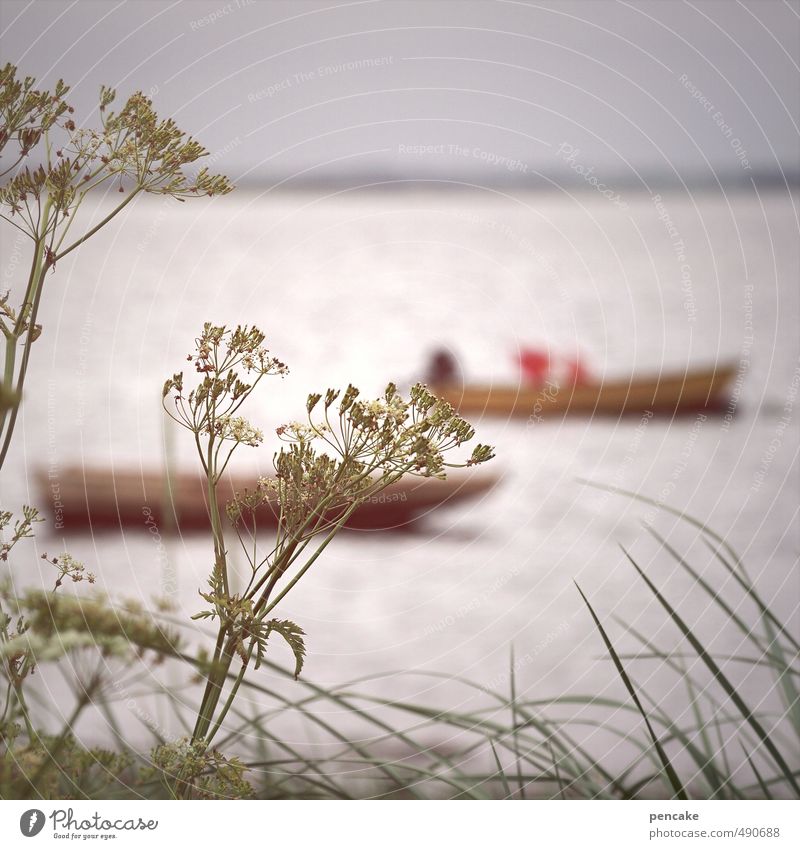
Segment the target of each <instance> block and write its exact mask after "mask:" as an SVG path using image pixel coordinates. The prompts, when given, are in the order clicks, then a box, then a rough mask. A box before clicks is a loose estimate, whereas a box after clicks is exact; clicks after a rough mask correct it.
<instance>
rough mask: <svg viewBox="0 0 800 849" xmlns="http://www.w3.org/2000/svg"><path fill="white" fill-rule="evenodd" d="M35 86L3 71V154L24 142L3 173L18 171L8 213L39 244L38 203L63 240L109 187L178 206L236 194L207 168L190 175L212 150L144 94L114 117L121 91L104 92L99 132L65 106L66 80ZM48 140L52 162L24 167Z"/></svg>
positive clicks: (48, 227)
mask: <svg viewBox="0 0 800 849" xmlns="http://www.w3.org/2000/svg"><path fill="white" fill-rule="evenodd" d="M34 83H35V81H34V80H33V79H32V78H31V77H27V78H25V79H24V80H19V79H17V69H16V68H15V67H14V66H13V65H6V66H5V67H4V68H3V69H2V71H0V114H2V117H3V126H2V130H0V155H2V153H3V149H4V148H5V146H6V145H7V144H8V143H9V142H12V141H13V142H15V143H16V145H15V147H16V150H15V151H14V153H13V155H12V162H11V163H9V164H5V163H4V165H3V170H2V174H0V176H4V175H5V174H11V173H12V172H13V176H12V177H11V178H10V179H9V180H8V182H7V183H6V184H5V185H3V186H2V187H0V204H2V205H3V206H6V207H7V208H8V210H9V217H8V218H9V220H10V221H11V222H12V223H15V224H16V226H17V227H18V228H19V229H21V230H23V231H24V232H27V233H28V235H30V236H31V238H34V239H35V238H37V237H39V236H41V222H40V220H39V216H38V215H35V214H34V209H33V207H32V204H36V205H37V206H38V205H39V204H40V203H41V202H42V201H45V200H46V201H47V207H46V208H47V214H46V215H45V216H44V219H45V220H44V225H45V226H44V231H43V232H44V233H45V234H48V235H50V234H51V233H52V234H53V235H55V232H56V227H57V225H60V224H62V223H63V222H65V220H66V219H69V218H70V216H72V215H73V214H74V212H75V210H76V209H77V207H78V206H79V205H80V203H81V201H82V200H83V198H84V197H85V196H86V194H87V193H88V192H89V191H91V190H92V189H94V188H96V187H97V186H99V185H101V184H103V183H106V182H108V181H113V185H115V186H116V188H117V190H118V191H119V192H121V193H126V192H127V193H132V194H137V193H139V192H147V193H150V194H164V195H169V196H171V197H174V198H176V199H177V200H185V199H186V198H187V197H193V196H203V195H205V196H209V197H211V196H213V195H223V194H227V193H228V192H230V191H231V190H232V188H233V187H232V186H231V185H230V183H229V182H228V180H227V178H225V177H223V176H221V175H213V174H210V173H209V171H208V169H206V168H201V169H200V170H199V171H198V173H197V175H196V176H195V177H194V178H193V179H192V178H190V177H189V176H188V175H187V173H186V172H185V170H184V169H185V168H186V166H188V165H191V164H192V163H194V162H196V161H197V160H199V159H201V158H202V157H204V156H206V155H207V151H206V150H205V148H203V146H202V145H200V144H199V143H198V142H197V141H195V140H194V139H192V138H191V137H187V135H186V134H185V133H184V132H183V131H182V130H181V129H180V128H179V127H178V126H177V124H176V123H175V122H174V121H173V120H172V119H166V120H162V119H160V118H159V117H158V115H157V114H156V112H155V111H154V109H153V104H152V101H151V100H150V99H149V98H148V97H146V96H145V95H144V94H142V93H141V92H135V93H134V94H132V95H131V96H130V97H129V98H128V99H127V101H126V102H125V104H124V105H123V106H122V108H121V109H120V110H119V112H114V111H110V110H109V109H108V107H109V106H111V105H112V104H113V102H114V100H115V98H116V92H115V91H114V90H113V89H110V88H106V87H103V88H101V90H100V124H101V125H100V128H99V129H97V130H95V129H91V128H86V127H80V128H79V127H77V126H76V124H75V121H74V120H73V118H72V117H71V115H72V114H73V111H74V110H73V108H72V107H71V106H69V105H68V104H67V103H66V102H65V100H64V97H65V96H66V94H67V92H68V88H67V86H65V85H64V84H63V82H62V81H60V80H59V82H58V83H57V85H56V88H55V90H54V92H53V93H52V94H51V93H50V92H41V91H38V90H36V89H34V88H33V86H34ZM56 130H59V131H60V135H61V136H63V137H62V138H58V137H57V135H56V134H55V131H56ZM45 134H46V135H47V145H46V149H45V150H44V154H45V156H44V162H43V163H42V164H39V165H38V166H36V167H33V168H29V167H27V166H24V164H23V163H24V160H25V159H26V158H27V157H28V156H29V154H30V153H31V152H32V151H33V150H34V149H35V148H36V147H37V146H38V145H39V143H40V142H41V141H42V140H43V139H44V138H45ZM64 229H65V230H66V229H68V225H65V228H64ZM64 235H66V234H64ZM48 241H51V240H50V239H48ZM62 241H63V237H62V238H61V239H58V240H56V243H57V247H54V248H51V250H53V253H54V256H57V255H58V254H59V249H58V248H60V247H61V243H62ZM64 252H66V251H64Z"/></svg>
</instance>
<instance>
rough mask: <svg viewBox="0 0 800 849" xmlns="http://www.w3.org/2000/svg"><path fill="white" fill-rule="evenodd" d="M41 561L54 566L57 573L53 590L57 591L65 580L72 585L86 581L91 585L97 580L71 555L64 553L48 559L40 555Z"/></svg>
mask: <svg viewBox="0 0 800 849" xmlns="http://www.w3.org/2000/svg"><path fill="white" fill-rule="evenodd" d="M42 560H46V561H47V562H48V563H50V564H52V565H53V566H55V568H56V570H57V571H58V577H57V578H56V583H55V586H54V587H53V589H54V590H57V589H58V588H59V587H60V586H61V584H62V583H63V582H64V581H65V580H66V579H69V580H70V581H72V582H73V583H74V584H78V583H80V582H81V581H87V582H88V583H90V584H93V583H94V582H95V581H96V580H97V578H96V577H95V575H94V573H93V572H87V571H86V567H85V566H84V565H83V563H80V562H79V561H77V560H76V559H75V558H74V557H73V556H72V555H71V554H67V553H66V552H65V553H64V554H61V555H59V556H58V557H48V556H47V554H46V553H45V554H43V555H42Z"/></svg>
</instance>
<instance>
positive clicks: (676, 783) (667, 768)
mask: <svg viewBox="0 0 800 849" xmlns="http://www.w3.org/2000/svg"><path fill="white" fill-rule="evenodd" d="M575 586H576V587H577V588H578V592H579V593H580V594H581V598H582V599H583V601H584V603H585V604H586V606H587V607H588V608H589V613H590V614H591V616H592V619H593V620H594V624H595V625H596V626H597V629H598V631H599V632H600V636H601V637H602V638H603V642H604V643H605V644H606V648H607V649H608V652H609V654H610V655H611V659H612V660H613V661H614V666H616V668H617V672H618V673H619V676H620V678H621V679H622V683H623V684H624V685H625V688H626V689H627V691H628V693H629V694H630V697H631V698H632V699H633V703H634V704H635V705H636V707H637V708H638V710H639V713H640V714H641V715H642V719H643V720H644V722H645V725H646V726H647V731H648V733H649V734H650V739H651V740H652V741H653V745H654V746H655V748H656V752H657V753H658V757H659V759H660V761H661V765H662V766H663V768H664V772H665V774H666V776H667V779H668V780H669V783H670V784H671V785H672V789H673V791H674V794H675V797H676V798H678V799H688V796H687V795H686V791H685V790H684V789H683V785H682V784H681V781H680V779H679V778H678V774H677V772H675V769H674V768H673V766H672V764H671V763H670V760H669V758H668V757H667V753H666V752H665V751H664V749H663V747H662V745H661V743H660V742H659V739H658V737H656V733H655V731H654V730H653V726H652V725H651V724H650V720H649V719H648V717H647V714H646V713H645V710H644V708H643V707H642V703H641V702H640V701H639V697H638V696H637V695H636V690H635V689H634V686H633V683H632V682H631V679H630V678H629V677H628V673H627V672H626V671H625V667H624V666H623V665H622V661H620V659H619V658H618V657H617V652H616V650H615V649H614V646H613V644H612V643H611V640H610V639H609V636H608V634H606V631H605V629H604V628H603V626H602V624H601V622H600V619H599V618H598V617H597V614H596V613H595V612H594V608H593V607H592V605H591V604H590V603H589V599H588V598H586V596H585V595H584V592H583V590H582V589H581V588H580V586H578V584H577V582H576V583H575Z"/></svg>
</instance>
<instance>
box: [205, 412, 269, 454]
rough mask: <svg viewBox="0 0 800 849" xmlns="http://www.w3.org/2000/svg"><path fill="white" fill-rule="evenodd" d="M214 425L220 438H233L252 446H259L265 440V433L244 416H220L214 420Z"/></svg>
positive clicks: (235, 440)
mask: <svg viewBox="0 0 800 849" xmlns="http://www.w3.org/2000/svg"><path fill="white" fill-rule="evenodd" d="M213 427H214V433H215V434H216V435H217V436H218V437H219V438H220V439H231V440H233V441H234V442H241V443H242V444H243V445H249V446H250V447H251V448H257V447H258V446H259V445H261V443H262V442H263V441H264V434H263V433H262V432H261V431H260V430H259V429H258V428H257V427H253V425H251V424H250V422H248V421H247V419H245V418H243V417H242V416H220V417H219V418H218V419H215V420H214V425H213ZM205 432H206V433H208V430H206V431H205Z"/></svg>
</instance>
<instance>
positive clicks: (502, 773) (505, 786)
mask: <svg viewBox="0 0 800 849" xmlns="http://www.w3.org/2000/svg"><path fill="white" fill-rule="evenodd" d="M489 745H490V746H491V747H492V754H493V755H494V762H495V763H496V764H497V775H498V777H499V778H500V781H501V783H502V785H503V791H504V793H505V797H504V798H506V799H510V798H511V796H512V793H511V787H510V786H509V783H508V779H507V778H506V774H505V771H504V770H503V765H502V764H501V763H500V758H499V757H498V755H497V749H495V747H494V743H493V742H492V741H491V740H489ZM521 775H522V773H521V772H520V771H517V778H519V777H520V776H521Z"/></svg>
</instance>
